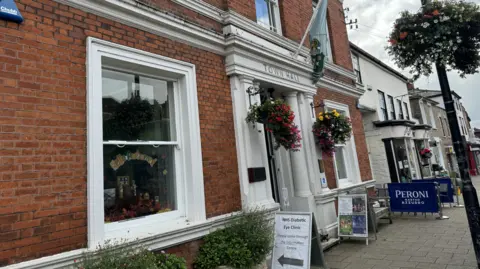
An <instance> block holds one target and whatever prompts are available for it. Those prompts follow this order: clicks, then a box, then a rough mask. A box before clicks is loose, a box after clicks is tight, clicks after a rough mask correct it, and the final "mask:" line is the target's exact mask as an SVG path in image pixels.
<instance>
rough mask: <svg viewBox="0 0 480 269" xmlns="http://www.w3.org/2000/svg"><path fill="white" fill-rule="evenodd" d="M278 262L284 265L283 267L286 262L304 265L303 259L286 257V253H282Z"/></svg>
mask: <svg viewBox="0 0 480 269" xmlns="http://www.w3.org/2000/svg"><path fill="white" fill-rule="evenodd" d="M278 262H279V263H280V264H281V265H282V267H283V265H284V264H288V265H293V266H300V267H303V260H299V259H291V258H285V255H282V256H281V257H280V258H278Z"/></svg>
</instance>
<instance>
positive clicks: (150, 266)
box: [75, 243, 187, 269]
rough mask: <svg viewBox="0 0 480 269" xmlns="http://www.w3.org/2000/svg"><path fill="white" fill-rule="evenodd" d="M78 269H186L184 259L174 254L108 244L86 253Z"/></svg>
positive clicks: (78, 264) (77, 266)
mask: <svg viewBox="0 0 480 269" xmlns="http://www.w3.org/2000/svg"><path fill="white" fill-rule="evenodd" d="M75 265H76V268H77V269H113V268H122V269H123V268H124V269H186V268H187V265H186V262H185V260H184V259H183V258H180V257H177V256H175V255H173V254H166V253H164V252H162V253H153V252H151V251H149V250H148V249H146V248H144V247H142V246H141V247H138V246H137V247H133V246H129V245H128V244H121V243H114V244H111V243H107V244H105V246H101V247H99V248H98V250H97V251H96V252H92V253H84V254H83V256H82V258H81V259H80V261H76V262H75Z"/></svg>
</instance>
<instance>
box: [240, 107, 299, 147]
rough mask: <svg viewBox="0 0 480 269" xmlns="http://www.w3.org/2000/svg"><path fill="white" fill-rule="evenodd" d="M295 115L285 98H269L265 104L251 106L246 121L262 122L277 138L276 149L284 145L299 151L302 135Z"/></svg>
mask: <svg viewBox="0 0 480 269" xmlns="http://www.w3.org/2000/svg"><path fill="white" fill-rule="evenodd" d="M294 119H295V115H294V113H293V111H292V110H291V108H290V106H289V105H288V104H286V103H285V102H284V101H283V100H280V99H277V100H274V101H273V100H267V101H265V102H264V103H263V104H261V105H258V104H254V105H252V106H251V107H250V110H249V112H248V114H247V118H246V121H247V122H249V123H256V122H258V123H262V124H264V125H265V130H266V131H267V132H269V133H271V134H272V135H273V137H274V139H275V149H276V150H277V149H278V148H280V146H283V147H284V148H285V149H286V150H291V151H298V150H300V147H301V139H302V138H301V136H300V130H299V129H298V126H297V125H295V123H294V122H293V120H294Z"/></svg>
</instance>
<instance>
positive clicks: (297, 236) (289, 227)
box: [272, 212, 328, 269]
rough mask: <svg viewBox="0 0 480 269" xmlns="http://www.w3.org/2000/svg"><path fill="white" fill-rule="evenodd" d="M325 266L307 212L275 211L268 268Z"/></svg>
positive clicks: (285, 268)
mask: <svg viewBox="0 0 480 269" xmlns="http://www.w3.org/2000/svg"><path fill="white" fill-rule="evenodd" d="M310 265H315V266H320V267H321V268H324V269H328V268H327V265H326V264H325V258H324V256H323V249H322V245H321V240H320V236H319V235H318V230H317V225H316V224H315V218H314V216H313V213H311V212H277V213H276V214H275V242H274V246H273V253H272V269H302V268H303V269H309V268H310Z"/></svg>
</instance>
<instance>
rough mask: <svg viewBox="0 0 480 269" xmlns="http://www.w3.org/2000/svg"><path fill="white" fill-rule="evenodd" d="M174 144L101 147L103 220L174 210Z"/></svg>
mask: <svg viewBox="0 0 480 269" xmlns="http://www.w3.org/2000/svg"><path fill="white" fill-rule="evenodd" d="M173 147H174V146H159V147H157V148H155V147H153V146H125V147H123V148H119V147H117V146H115V145H104V146H103V158H104V170H103V171H104V183H103V186H104V190H103V191H104V210H105V222H115V221H120V220H124V219H133V218H137V217H141V216H147V215H152V214H159V213H163V212H168V211H171V210H176V209H177V196H176V183H175V163H174V161H175V156H174V148H173Z"/></svg>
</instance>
